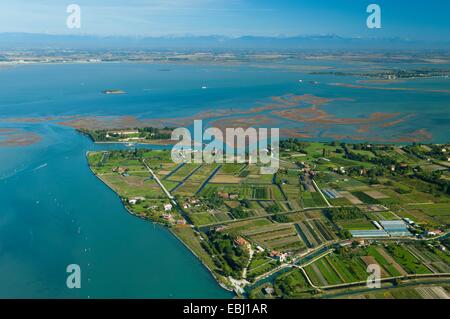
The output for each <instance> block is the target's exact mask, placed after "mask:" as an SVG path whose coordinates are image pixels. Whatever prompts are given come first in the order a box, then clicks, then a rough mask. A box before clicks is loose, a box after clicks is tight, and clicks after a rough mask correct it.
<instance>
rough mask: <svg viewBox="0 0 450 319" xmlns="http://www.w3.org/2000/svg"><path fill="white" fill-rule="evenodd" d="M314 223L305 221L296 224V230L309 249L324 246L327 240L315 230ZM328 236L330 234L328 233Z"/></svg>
mask: <svg viewBox="0 0 450 319" xmlns="http://www.w3.org/2000/svg"><path fill="white" fill-rule="evenodd" d="M313 222H314V221H311V220H305V221H302V222H299V223H297V224H296V230H297V232H298V234H299V236H300V237H301V238H302V239H303V241H304V242H305V244H306V246H308V248H314V247H317V246H320V245H322V244H323V243H324V242H326V241H327V240H326V239H325V238H324V237H323V236H322V235H321V234H320V231H318V230H317V229H316V228H315V225H314V223H313ZM327 236H329V235H328V232H327Z"/></svg>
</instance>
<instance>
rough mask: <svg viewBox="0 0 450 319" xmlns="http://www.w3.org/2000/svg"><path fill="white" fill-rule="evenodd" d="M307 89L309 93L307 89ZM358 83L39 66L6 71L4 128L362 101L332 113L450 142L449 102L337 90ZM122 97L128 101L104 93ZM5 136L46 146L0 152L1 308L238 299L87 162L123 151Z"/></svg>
mask: <svg viewBox="0 0 450 319" xmlns="http://www.w3.org/2000/svg"><path fill="white" fill-rule="evenodd" d="M162 69H170V71H162ZM299 79H303V80H304V83H303V84H301V85H300V84H299V82H298V80H299ZM309 80H318V81H319V82H320V83H321V84H320V85H312V84H309V83H308V81H309ZM356 80H357V79H356V78H342V77H333V76H313V75H307V74H304V73H302V72H297V71H295V72H292V71H286V70H281V69H280V70H277V69H273V68H271V69H265V68H261V67H258V68H251V67H243V66H182V65H178V66H167V65H163V66H160V65H139V64H99V65H81V64H80V65H30V66H21V67H14V68H4V69H1V70H0V83H1V87H0V119H2V118H3V119H5V118H17V117H42V116H63V115H135V116H137V117H143V118H153V117H174V116H186V115H192V114H194V113H196V112H200V111H204V110H211V109H218V108H230V107H232V108H249V107H253V106H258V105H261V103H262V104H264V103H267V102H268V101H270V98H271V97H272V96H280V95H285V94H288V93H294V94H306V93H307V94H314V95H317V96H321V97H328V98H352V99H353V101H351V102H349V101H337V102H333V103H331V104H329V105H326V106H324V107H323V109H325V110H326V111H327V112H329V113H332V114H335V115H336V116H342V117H361V116H365V115H367V114H369V113H373V112H401V113H405V114H409V113H415V114H417V115H416V116H415V117H411V119H409V120H408V121H407V122H405V123H402V124H400V125H399V126H397V127H394V128H386V129H385V130H384V131H385V132H384V133H385V134H391V133H392V131H390V130H397V131H401V132H405V133H408V132H410V131H411V130H415V129H417V128H426V129H428V130H429V131H430V132H431V133H432V134H433V140H434V141H436V142H448V136H450V135H449V133H450V112H449V108H450V103H449V98H450V94H432V93H420V92H398V91H375V90H365V89H363V90H356V89H350V88H343V87H333V86H329V85H328V84H327V83H333V82H347V83H355V82H356ZM433 81H434V82H435V83H433ZM449 83H450V81H449V80H444V79H442V80H427V81H425V82H423V81H421V82H414V81H411V82H408V83H400V84H392V85H391V86H408V87H411V86H412V87H426V88H446V89H448V88H449V87H450V85H448V84H449ZM202 86H207V87H208V89H207V90H202V89H201V87H202ZM113 88H117V89H123V90H125V91H127V92H128V94H126V95H120V96H119V95H117V96H106V95H103V94H101V93H100V92H101V91H102V90H104V89H113ZM0 128H3V129H4V128H16V129H17V128H19V129H22V130H24V131H29V132H33V133H36V134H38V135H40V136H41V137H42V140H41V141H40V142H39V143H36V144H33V145H29V146H16V147H0V164H1V165H0V202H1V203H2V206H1V209H0V297H44V298H46V297H82V298H88V297H91V298H100V297H125V298H131V297H143V298H145V297H148V298H166V297H172V298H188V297H191V298H209V297H210V298H229V297H231V296H232V295H231V294H230V293H228V292H227V291H225V290H223V289H222V288H220V287H219V286H218V285H217V283H216V282H215V280H214V279H213V278H212V277H211V275H210V274H209V272H208V271H207V270H206V269H205V268H204V267H203V266H202V265H201V264H200V262H199V261H198V260H197V259H196V258H195V257H194V256H193V255H192V254H191V253H190V252H189V251H188V250H187V249H186V248H185V247H184V246H183V245H182V244H181V243H180V242H179V241H178V240H177V239H176V238H174V237H173V236H172V235H171V234H170V233H169V232H168V231H167V230H166V229H164V228H162V227H160V226H156V225H153V224H152V223H149V222H145V221H143V220H140V219H138V218H135V217H133V216H131V215H129V214H128V213H127V212H126V211H125V209H124V208H123V206H122V204H121V202H120V200H119V198H118V197H117V196H116V195H115V194H114V193H113V192H112V191H111V190H109V189H108V188H107V187H106V186H105V185H103V184H102V183H101V182H100V181H99V180H98V179H97V178H96V177H95V176H93V175H92V174H91V172H90V170H89V168H88V166H87V163H86V159H85V153H86V151H88V150H95V149H105V148H106V147H109V148H113V147H114V148H117V147H119V146H116V145H108V146H105V145H102V146H98V145H94V144H93V143H91V142H90V141H89V140H88V139H87V138H85V137H83V136H81V135H79V134H77V133H76V132H75V131H73V130H72V129H70V128H66V127H62V126H59V125H57V124H55V123H54V122H52V121H48V122H43V123H34V124H33V123H28V124H24V123H22V124H20V123H16V122H10V123H7V122H1V121H0ZM333 129H334V128H333ZM336 131H337V132H340V131H345V128H340V127H337V128H336ZM74 263H75V264H79V265H80V266H81V270H82V288H81V289H79V290H70V289H68V288H66V285H65V280H66V275H67V274H66V272H65V269H66V266H67V265H68V264H74Z"/></svg>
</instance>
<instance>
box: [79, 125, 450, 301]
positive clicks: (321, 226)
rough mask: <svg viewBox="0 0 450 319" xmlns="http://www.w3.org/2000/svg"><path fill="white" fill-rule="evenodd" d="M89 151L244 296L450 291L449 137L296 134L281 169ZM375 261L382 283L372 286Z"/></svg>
mask: <svg viewBox="0 0 450 319" xmlns="http://www.w3.org/2000/svg"><path fill="white" fill-rule="evenodd" d="M90 134H92V136H93V138H94V139H99V140H101V139H102V138H106V137H105V136H106V135H104V134H105V133H104V132H102V133H101V136H102V138H100V137H98V136H99V135H100V134H99V133H93V132H90ZM133 134H139V133H133ZM108 135H109V136H111V134H108ZM108 138H111V137H108ZM113 138H114V139H115V138H122V135H120V134H119V136H115V137H113ZM87 160H88V163H89V166H90V168H91V170H92V172H93V173H94V174H95V175H96V176H97V177H98V178H99V179H100V180H102V181H103V182H104V183H105V184H106V185H107V186H109V187H110V188H111V189H112V190H114V191H115V192H116V193H117V194H118V196H120V198H121V200H122V202H123V204H124V206H125V207H126V209H127V210H128V211H129V212H130V213H131V214H133V215H135V216H138V217H140V218H143V219H146V220H149V221H151V222H154V223H159V224H162V225H164V226H166V227H167V228H168V229H169V230H170V231H171V233H173V234H174V235H175V236H176V237H177V238H178V239H179V240H180V241H181V242H182V243H183V244H184V245H185V246H186V247H187V248H188V249H189V250H190V251H191V252H192V253H193V254H194V255H195V256H196V257H197V258H198V259H199V260H200V261H201V262H202V263H203V265H205V267H207V268H208V270H209V271H210V272H211V274H212V275H213V276H214V277H215V278H216V280H217V281H218V283H219V284H220V285H221V286H222V287H224V288H225V289H228V290H233V291H235V293H236V294H237V296H239V297H248V298H324V297H327V298H347V297H367V298H406V297H407V298H415V297H417V298H418V297H420V296H423V295H424V294H426V295H432V296H445V295H448V292H449V291H450V253H449V248H450V239H449V237H448V234H449V225H450V171H449V165H448V164H449V163H450V144H441V145H437V144H418V143H411V144H407V145H393V144H373V143H370V144H369V143H360V144H351V143H343V142H337V141H334V142H306V141H302V140H298V139H293V138H289V139H284V140H282V141H281V142H280V169H279V170H278V171H277V172H276V173H274V174H261V170H260V168H261V167H260V164H250V163H239V164H238V163H212V164H206V163H204V164H195V163H188V162H186V163H180V164H176V163H174V162H172V160H171V156H170V151H169V150H150V149H142V148H140V149H139V148H134V149H130V150H109V151H95V152H89V153H88V154H87ZM370 265H372V266H373V265H377V266H378V267H379V270H380V276H381V278H380V281H379V284H380V288H378V289H369V288H368V287H367V278H368V276H369V275H370V273H368V271H367V270H368V267H369V266H370ZM372 266H371V267H372Z"/></svg>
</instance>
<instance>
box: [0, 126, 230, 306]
mask: <svg viewBox="0 0 450 319" xmlns="http://www.w3.org/2000/svg"><path fill="white" fill-rule="evenodd" d="M25 128H27V127H25ZM32 129H33V130H34V131H37V132H39V133H40V134H42V135H43V136H44V140H43V141H42V142H40V143H38V144H35V145H32V146H29V147H23V148H0V158H1V159H2V160H1V162H2V164H4V163H9V164H11V163H14V165H13V166H15V168H11V167H10V166H11V165H8V166H5V167H2V168H1V169H0V176H1V177H0V202H1V203H2V207H1V210H0V297H2V298H5V297H7V298H12V297H26V298H35V297H40V298H47V297H63V298H65V297H82V298H88V297H90V298H104V297H105V298H109V297H111V298H116V297H123V298H131V297H135V298H147V297H148V298H188V297H190V298H227V297H231V296H232V295H231V294H230V293H228V292H226V291H225V290H223V289H222V288H220V287H219V286H218V285H217V284H216V282H215V280H214V279H213V278H212V277H211V275H210V274H209V272H207V271H206V270H205V268H204V267H203V266H202V265H201V264H200V262H199V261H198V260H197V259H196V258H195V257H194V256H193V255H192V254H191V253H190V252H189V251H188V250H187V249H186V248H185V247H184V246H183V245H182V244H181V243H180V242H179V241H178V240H177V239H176V238H175V237H174V236H172V235H171V234H170V233H169V232H168V230H167V229H164V228H163V227H161V226H157V225H153V224H152V223H150V222H146V221H143V220H141V219H138V218H136V217H133V216H131V215H129V214H128V213H127V212H126V211H125V209H124V208H123V206H122V204H121V202H120V200H119V198H118V197H117V196H116V195H115V194H114V193H113V192H112V191H110V190H109V189H108V188H107V187H106V186H105V185H104V184H102V183H101V182H100V181H99V180H98V179H97V178H96V177H95V176H93V175H92V174H91V172H90V170H89V168H88V166H87V164H86V160H85V152H86V151H87V150H93V149H97V148H98V147H96V146H95V145H93V144H92V143H91V142H90V141H89V140H88V139H87V138H85V137H83V136H81V135H78V134H76V133H75V132H74V131H73V130H71V129H67V128H62V127H59V126H55V125H51V124H43V125H42V124H39V125H33V128H32ZM109 147H112V146H109ZM116 147H117V146H116ZM103 148H104V147H102V149H103ZM2 166H3V165H2ZM69 264H79V265H80V266H81V274H82V287H81V289H74V290H70V289H68V288H66V284H65V282H66V275H67V274H66V272H65V271H66V266H67V265H69Z"/></svg>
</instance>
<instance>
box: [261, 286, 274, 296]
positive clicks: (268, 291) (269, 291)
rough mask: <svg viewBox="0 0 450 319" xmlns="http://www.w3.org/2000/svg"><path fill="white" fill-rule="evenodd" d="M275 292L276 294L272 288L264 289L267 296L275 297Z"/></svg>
mask: <svg viewBox="0 0 450 319" xmlns="http://www.w3.org/2000/svg"><path fill="white" fill-rule="evenodd" d="M274 292H275V290H274V289H273V288H272V287H266V288H264V294H266V295H273V293H274Z"/></svg>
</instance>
